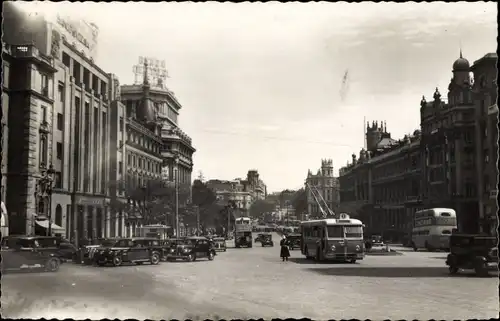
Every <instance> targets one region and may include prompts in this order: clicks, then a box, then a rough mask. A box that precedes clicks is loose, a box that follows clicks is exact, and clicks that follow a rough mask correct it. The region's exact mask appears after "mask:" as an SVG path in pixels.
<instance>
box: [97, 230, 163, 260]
mask: <svg viewBox="0 0 500 321" xmlns="http://www.w3.org/2000/svg"><path fill="white" fill-rule="evenodd" d="M161 258H162V253H161V252H160V251H159V250H158V249H157V248H153V247H150V246H149V245H147V242H146V241H145V238H141V237H132V238H122V239H118V240H117V241H116V242H115V243H114V244H112V245H111V246H101V247H99V248H96V250H95V252H94V255H93V260H94V262H95V263H96V264H97V265H99V266H104V265H106V264H109V263H110V264H112V265H113V266H120V265H122V264H123V263H135V264H142V263H145V262H148V263H151V264H152V265H156V264H158V263H160V261H161Z"/></svg>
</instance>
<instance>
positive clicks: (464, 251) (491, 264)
mask: <svg viewBox="0 0 500 321" xmlns="http://www.w3.org/2000/svg"><path fill="white" fill-rule="evenodd" d="M497 245H498V239H497V238H496V237H494V236H486V235H474V234H452V235H451V236H450V254H448V256H447V258H446V265H448V269H449V271H450V274H456V273H458V271H459V270H460V269H465V270H469V269H470V270H475V272H476V275H478V276H488V274H489V271H492V270H498V246H497Z"/></svg>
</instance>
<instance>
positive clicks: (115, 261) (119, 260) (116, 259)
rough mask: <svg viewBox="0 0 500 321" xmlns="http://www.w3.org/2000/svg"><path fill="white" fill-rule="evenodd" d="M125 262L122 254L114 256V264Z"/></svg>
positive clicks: (118, 264)
mask: <svg viewBox="0 0 500 321" xmlns="http://www.w3.org/2000/svg"><path fill="white" fill-rule="evenodd" d="M122 263H123V260H122V257H121V256H120V255H115V256H114V257H113V266H120V265H122Z"/></svg>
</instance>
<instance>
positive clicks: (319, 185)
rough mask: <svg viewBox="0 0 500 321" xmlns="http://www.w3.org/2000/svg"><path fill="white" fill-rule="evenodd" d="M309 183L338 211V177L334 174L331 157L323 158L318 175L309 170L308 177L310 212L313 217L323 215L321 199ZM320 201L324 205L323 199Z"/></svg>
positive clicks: (307, 189) (306, 187)
mask: <svg viewBox="0 0 500 321" xmlns="http://www.w3.org/2000/svg"><path fill="white" fill-rule="evenodd" d="M307 185H309V186H314V187H315V189H316V190H317V191H318V192H319V194H320V195H321V197H322V198H323V200H324V201H325V202H326V204H327V205H328V207H329V208H330V209H331V210H332V211H334V212H336V211H337V209H338V205H339V188H338V178H337V177H335V176H334V175H333V162H332V160H331V159H323V160H321V169H318V171H317V173H316V175H314V174H313V173H312V172H311V170H309V171H308V173H307V178H306V186H305V190H306V192H307V208H308V214H309V215H310V216H311V217H321V216H322V213H321V210H320V207H319V205H318V201H319V200H316V199H315V197H314V196H313V194H312V192H311V190H310V188H309V187H308V186H307ZM319 202H320V204H321V205H323V201H319Z"/></svg>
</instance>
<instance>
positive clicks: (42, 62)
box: [9, 44, 57, 72]
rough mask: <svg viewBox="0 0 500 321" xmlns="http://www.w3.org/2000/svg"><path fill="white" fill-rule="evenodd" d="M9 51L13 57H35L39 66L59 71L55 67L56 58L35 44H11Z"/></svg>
mask: <svg viewBox="0 0 500 321" xmlns="http://www.w3.org/2000/svg"><path fill="white" fill-rule="evenodd" d="M9 51H10V53H11V54H12V56H13V57H16V58H25V59H33V60H35V62H36V63H37V64H38V65H39V66H41V67H45V68H46V69H48V70H50V71H52V72H56V71H57V69H56V68H55V67H54V59H53V58H52V57H49V56H46V55H44V54H42V53H41V52H40V51H39V50H38V48H36V47H35V46H34V45H31V44H29V45H11V46H10V50H9Z"/></svg>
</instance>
